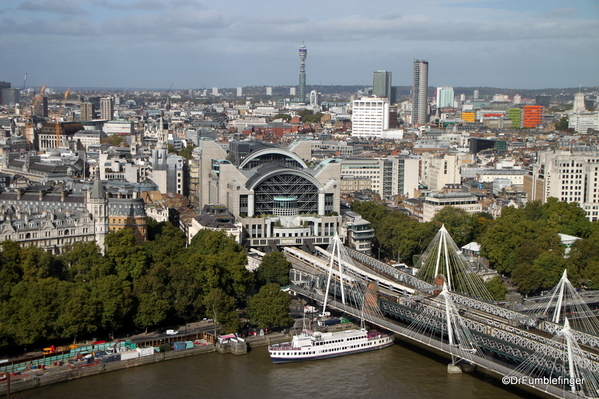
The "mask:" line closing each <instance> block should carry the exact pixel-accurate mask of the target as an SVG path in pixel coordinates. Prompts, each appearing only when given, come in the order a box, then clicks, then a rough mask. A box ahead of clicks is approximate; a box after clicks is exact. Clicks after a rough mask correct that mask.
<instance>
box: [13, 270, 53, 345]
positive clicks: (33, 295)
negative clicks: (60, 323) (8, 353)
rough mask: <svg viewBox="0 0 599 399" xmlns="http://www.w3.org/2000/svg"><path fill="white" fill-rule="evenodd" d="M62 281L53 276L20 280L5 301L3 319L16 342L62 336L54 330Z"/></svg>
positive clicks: (26, 342) (24, 343)
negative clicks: (8, 298) (9, 297)
mask: <svg viewBox="0 0 599 399" xmlns="http://www.w3.org/2000/svg"><path fill="white" fill-rule="evenodd" d="M60 286H61V281H60V280H59V279H57V278H55V277H48V278H41V279H33V280H27V281H25V280H24V281H21V282H20V283H19V284H17V285H16V286H15V287H14V288H13V291H12V297H11V299H10V301H9V302H8V304H6V313H5V315H4V316H5V319H4V322H5V323H6V325H7V330H8V332H9V334H10V335H11V336H12V337H13V339H14V340H15V342H16V343H17V345H31V344H33V343H36V342H38V341H40V340H42V339H56V338H61V336H60V334H59V333H58V332H57V331H56V320H57V318H58V316H59V313H60V303H59V300H58V298H59V297H60V293H61V287H60Z"/></svg>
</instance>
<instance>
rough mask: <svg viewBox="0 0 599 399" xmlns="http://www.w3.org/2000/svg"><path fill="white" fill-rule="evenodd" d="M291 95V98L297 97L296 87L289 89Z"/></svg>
mask: <svg viewBox="0 0 599 399" xmlns="http://www.w3.org/2000/svg"><path fill="white" fill-rule="evenodd" d="M289 95H290V96H295V87H290V88H289Z"/></svg>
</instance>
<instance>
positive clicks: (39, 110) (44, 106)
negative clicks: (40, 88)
mask: <svg viewBox="0 0 599 399" xmlns="http://www.w3.org/2000/svg"><path fill="white" fill-rule="evenodd" d="M33 115H35V116H41V117H43V118H47V117H48V97H46V96H42V98H40V99H39V100H38V102H37V104H36V105H35V107H34V108H33Z"/></svg>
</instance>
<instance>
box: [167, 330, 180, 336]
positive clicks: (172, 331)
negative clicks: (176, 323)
mask: <svg viewBox="0 0 599 399" xmlns="http://www.w3.org/2000/svg"><path fill="white" fill-rule="evenodd" d="M177 334H179V331H177V330H166V335H177Z"/></svg>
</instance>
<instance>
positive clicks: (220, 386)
mask: <svg viewBox="0 0 599 399" xmlns="http://www.w3.org/2000/svg"><path fill="white" fill-rule="evenodd" d="M447 363H448V361H447V360H446V359H443V358H440V357H437V356H434V355H432V354H430V353H428V352H426V351H423V350H419V349H414V348H413V347H412V346H411V345H410V344H407V343H403V342H399V341H397V342H396V344H395V345H393V346H392V347H390V348H386V349H383V350H378V351H374V352H366V353H361V354H355V355H350V356H343V357H338V358H332V359H326V360H318V361H313V362H300V363H287V364H276V365H275V364H273V363H272V362H271V361H270V358H269V356H268V351H267V350H266V347H259V348H255V349H253V350H251V351H250V352H249V353H248V354H247V355H243V356H235V355H231V354H226V355H222V354H219V353H208V354H202V355H197V356H192V357H187V358H183V359H177V360H170V361H166V362H160V363H156V364H151V365H146V366H141V367H136V368H131V369H127V370H120V371H115V372H111V373H106V374H102V375H98V376H93V377H87V378H82V379H78V380H73V381H69V382H65V383H60V384H55V385H51V386H48V387H44V388H39V389H35V390H30V391H25V392H19V393H17V394H15V397H16V398H20V397H23V398H39V399H42V398H43V399H53V398H57V399H58V398H60V399H75V398H77V399H82V398H83V399H96V398H98V399H99V398H102V399H105V398H127V399H147V398H264V399H271V398H272V399H274V398H277V399H279V398H285V399H295V398H297V399H304V398H327V399H328V398H352V399H353V398H369V399H370V398H422V399H427V398H431V399H437V398H450V399H458V398H459V399H478V398H489V399H490V398H506V399H509V398H522V397H525V396H526V397H528V398H530V397H531V395H530V394H525V392H523V391H519V390H517V389H514V388H512V387H505V386H504V385H502V384H501V382H500V381H498V380H496V379H494V378H491V377H489V376H485V375H483V374H480V373H474V374H466V373H463V374H457V375H456V374H448V373H447Z"/></svg>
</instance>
